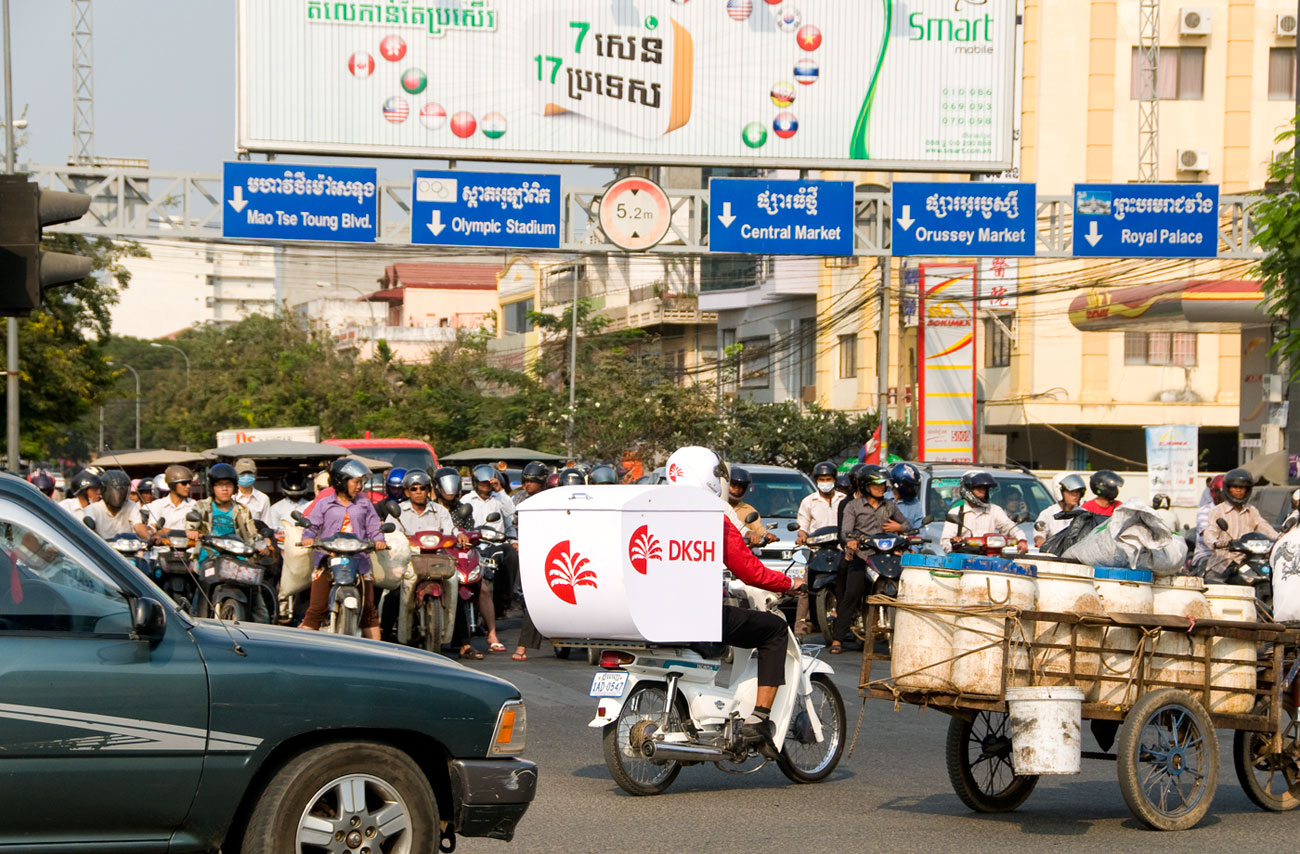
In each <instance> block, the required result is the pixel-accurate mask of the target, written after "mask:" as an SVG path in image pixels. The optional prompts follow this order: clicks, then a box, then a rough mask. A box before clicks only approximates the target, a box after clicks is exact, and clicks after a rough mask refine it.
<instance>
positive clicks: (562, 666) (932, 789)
mask: <svg viewBox="0 0 1300 854" xmlns="http://www.w3.org/2000/svg"><path fill="white" fill-rule="evenodd" d="M510 625H511V624H509V623H507V624H506V626H507V628H506V630H505V631H503V633H502V634H503V639H504V640H507V645H508V646H509V648H510V649H511V650H513V649H514V647H513V645H512V644H511V643H510V642H511V641H513V640H514V638H515V632H514V631H513V630H512V629H510V628H508V627H509V626H510ZM575 657H576V655H575ZM827 661H829V662H830V663H831V664H832V665H833V666H834V667H835V668H836V674H835V682H836V684H837V685H838V686H839V688H840V691H841V694H842V695H843V696H844V700H845V705H846V708H847V712H848V724H849V739H850V742H851V741H852V738H853V730H854V726H855V724H856V723H857V721H858V714H859V710H860V709H861V708H862V700H861V699H860V698H859V696H858V693H857V684H858V670H859V668H860V667H861V654H860V653H852V652H848V653H845V654H844V655H840V656H828V657H827ZM470 666H471V667H473V668H475V669H481V670H484V671H486V672H489V673H493V674H495V675H497V676H500V677H502V678H504V679H508V680H510V681H511V682H513V683H514V684H515V685H517V686H518V687H519V689H520V691H521V692H522V693H523V696H524V699H525V701H526V703H527V708H528V748H527V751H526V753H525V757H526V758H529V759H531V760H533V761H534V762H536V763H537V764H538V766H539V769H540V775H539V781H538V794H537V799H536V800H535V801H534V802H533V805H532V807H531V808H530V809H529V811H528V814H527V815H526V816H525V817H524V819H523V821H522V822H521V823H520V826H519V832H518V834H517V835H516V836H515V840H514V842H513V843H510V844H509V845H506V844H505V843H501V842H496V841H493V840H475V839H466V840H460V844H459V846H458V847H457V851H464V852H470V854H475V852H492V851H495V852H498V854H500V852H503V851H506V850H507V849H515V850H522V851H527V852H530V854H532V852H539V854H540V852H565V854H576V852H587V851H591V852H604V853H606V854H607V852H618V851H655V852H661V851H663V852H667V851H690V852H714V851H717V852H738V851H743V852H746V854H757V852H767V851H773V852H777V851H779V852H789V851H798V850H803V849H811V848H813V847H814V846H815V850H817V851H819V852H838V851H845V852H849V851H853V852H856V851H864V850H875V849H879V848H883V847H884V846H888V847H889V848H890V849H891V850H892V851H895V852H910V851H917V852H927V854H930V852H934V851H945V850H951V849H953V848H954V847H955V846H960V849H961V852H962V854H975V853H976V852H985V851H987V852H998V854H1005V852H1008V851H1027V850H1045V849H1048V848H1050V849H1051V850H1052V851H1053V852H1063V851H1081V852H1087V854H1097V852H1099V851H1105V852H1107V854H1113V852H1129V851H1132V852H1144V854H1145V852H1150V851H1151V850H1152V849H1153V848H1154V847H1158V848H1160V849H1164V850H1175V846H1177V849H1178V850H1183V851H1215V852H1244V851H1263V850H1272V849H1274V848H1276V847H1277V846H1278V845H1279V844H1282V845H1285V846H1288V847H1289V846H1291V845H1294V844H1295V843H1294V840H1295V838H1296V836H1297V835H1300V810H1297V811H1296V812H1293V813H1282V814H1276V813H1266V812H1262V811H1261V810H1259V809H1257V808H1256V807H1255V806H1254V805H1253V804H1252V803H1251V802H1250V801H1248V800H1247V799H1246V796H1245V795H1244V794H1243V793H1242V790H1241V787H1240V786H1239V785H1238V784H1237V780H1236V775H1235V773H1234V772H1233V769H1232V759H1231V746H1232V739H1231V733H1220V736H1221V739H1220V771H1219V788H1218V792H1217V794H1216V796H1215V799H1214V804H1213V806H1212V808H1211V811H1210V813H1209V815H1208V816H1207V817H1206V818H1205V820H1204V821H1202V823H1201V824H1200V825H1199V826H1198V827H1196V828H1195V829H1193V830H1190V831H1185V832H1182V833H1157V832H1156V831H1151V830H1148V829H1147V828H1146V826H1145V825H1142V824H1140V823H1139V822H1138V821H1137V820H1136V819H1134V818H1133V817H1132V815H1131V814H1130V813H1129V811H1128V808H1127V807H1126V806H1125V804H1124V800H1123V798H1122V797H1121V796H1120V792H1119V786H1118V784H1117V782H1116V777H1115V770H1116V769H1115V765H1114V763H1112V762H1105V761H1090V760H1085V761H1084V763H1083V773H1082V774H1079V775H1077V776H1067V777H1059V778H1051V777H1044V778H1042V779H1041V781H1040V782H1039V785H1038V787H1037V789H1035V790H1034V793H1033V794H1032V795H1031V796H1030V798H1029V800H1028V801H1027V802H1026V803H1025V804H1024V805H1023V806H1022V807H1021V808H1020V809H1019V810H1017V811H1015V812H1013V813H1008V814H1003V815H997V816H987V815H977V814H975V813H972V812H970V811H968V810H967V809H966V808H965V807H964V806H963V805H962V804H961V802H960V801H958V800H957V797H956V795H954V794H953V792H952V788H951V786H950V785H949V782H948V775H947V771H946V770H945V767H944V761H943V745H944V735H945V733H946V731H947V725H948V718H947V716H945V715H943V714H941V713H938V712H933V711H924V712H923V711H919V710H918V709H916V708H915V707H910V706H904V707H902V708H901V710H900V711H898V712H895V711H894V710H893V707H892V705H891V704H889V703H887V702H882V701H880V700H869V701H867V704H866V717H865V718H864V719H863V721H862V725H861V732H860V735H859V737H858V741H857V746H856V749H855V751H854V753H853V755H852V756H851V757H847V756H846V758H845V759H843V760H842V761H841V762H840V765H839V768H838V769H837V770H836V772H835V773H834V774H833V775H832V776H831V778H830V779H828V780H827V781H825V782H823V783H819V784H814V785H807V786H799V785H795V784H793V783H790V782H789V781H788V780H786V778H785V776H784V775H782V774H781V772H780V771H779V770H778V769H777V768H776V767H775V765H774V764H770V765H769V766H768V767H765V768H763V769H761V770H759V771H758V772H757V773H755V774H752V775H749V776H744V777H739V776H733V775H728V774H725V773H723V772H721V771H718V770H717V769H716V768H714V767H713V766H712V765H709V766H694V767H691V768H685V769H683V770H682V773H681V775H680V776H679V777H678V778H677V780H676V782H675V783H674V784H673V786H672V788H670V789H669V790H668V791H667V792H665V793H664V794H662V795H658V796H654V797H641V798H638V797H631V796H629V795H626V794H624V793H623V791H622V790H621V789H619V788H618V786H616V785H615V784H614V782H613V780H611V779H610V777H609V774H608V772H607V771H606V769H605V763H604V759H603V758H602V755H601V743H600V730H598V729H591V728H588V727H587V722H588V721H590V720H591V718H592V717H593V715H594V709H595V701H594V700H592V699H591V698H589V697H588V696H587V690H588V687H589V686H590V682H591V676H592V673H594V672H595V668H593V667H590V666H588V665H587V664H586V663H585V659H584V660H582V661H578V660H575V661H562V660H560V659H557V658H555V657H554V655H552V653H551V648H550V647H549V646H546V647H544V648H543V650H542V652H541V653H533V654H532V655H531V656H530V658H529V660H528V661H527V662H515V661H512V660H511V659H510V656H509V655H488V656H487V657H486V658H485V659H484V660H483V661H480V662H471V663H470ZM1086 729H1087V726H1086V724H1085V730H1086ZM1097 749H1098V748H1097V745H1096V744H1095V742H1093V740H1092V737H1091V735H1089V734H1087V733H1085V736H1084V750H1097Z"/></svg>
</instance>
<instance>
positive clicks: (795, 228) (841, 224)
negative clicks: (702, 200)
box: [709, 178, 853, 255]
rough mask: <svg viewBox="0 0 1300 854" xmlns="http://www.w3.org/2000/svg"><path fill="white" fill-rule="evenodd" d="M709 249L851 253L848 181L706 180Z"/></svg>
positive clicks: (790, 252)
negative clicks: (707, 189) (707, 185)
mask: <svg viewBox="0 0 1300 854" xmlns="http://www.w3.org/2000/svg"><path fill="white" fill-rule="evenodd" d="M709 251H710V252H744V253H753V254H756V255H852V254H853V182H852V181H769V180H766V179H764V178H710V179H709Z"/></svg>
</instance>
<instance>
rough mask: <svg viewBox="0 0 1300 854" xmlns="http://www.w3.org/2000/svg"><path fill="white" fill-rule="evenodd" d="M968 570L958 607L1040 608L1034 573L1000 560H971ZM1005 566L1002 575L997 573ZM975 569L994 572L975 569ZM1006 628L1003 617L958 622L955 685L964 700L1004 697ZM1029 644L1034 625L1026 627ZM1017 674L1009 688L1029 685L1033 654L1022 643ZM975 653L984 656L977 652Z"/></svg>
mask: <svg viewBox="0 0 1300 854" xmlns="http://www.w3.org/2000/svg"><path fill="white" fill-rule="evenodd" d="M965 563H966V568H965V569H964V570H963V572H962V577H961V584H960V590H959V593H958V598H957V602H958V604H959V605H961V606H963V607H970V608H989V607H993V608H1005V607H1012V608H1019V609H1020V610H1026V611H1027V610H1033V608H1034V602H1035V595H1036V591H1035V584H1034V578H1033V576H1032V575H1030V574H1029V573H1031V572H1032V571H1033V570H1032V569H1029V568H1025V567H1018V566H1016V565H1015V564H1012V563H1011V562H1009V561H997V560H996V559H992V558H990V559H985V560H980V559H969V558H968V559H966V561H965ZM995 565H1000V566H1002V567H1004V568H1002V569H992V568H991V567H992V566H995ZM972 567H990V568H982V569H975V568H972ZM1003 623H1004V620H1003V618H1002V617H1001V616H979V615H974V614H972V615H962V616H960V617H958V618H957V626H956V631H954V632H953V640H952V650H953V656H954V660H953V663H952V682H953V685H954V687H956V689H957V691H959V692H960V693H963V694H989V695H994V696H996V695H998V694H999V693H1000V692H1001V690H1002V666H1003V657H1002V638H1003ZM1023 628H1024V634H1025V637H1024V638H1015V637H1013V641H1016V640H1021V641H1024V640H1028V639H1029V638H1032V637H1033V635H1034V624H1033V623H1028V622H1027V623H1024V624H1023ZM1011 649H1012V658H1011V672H1010V673H1008V674H1007V685H1027V684H1029V677H1028V673H1029V649H1028V646H1027V645H1026V644H1025V643H1023V642H1021V643H1018V644H1017V643H1014V642H1013V644H1012V646H1011ZM972 650H979V651H978V652H972Z"/></svg>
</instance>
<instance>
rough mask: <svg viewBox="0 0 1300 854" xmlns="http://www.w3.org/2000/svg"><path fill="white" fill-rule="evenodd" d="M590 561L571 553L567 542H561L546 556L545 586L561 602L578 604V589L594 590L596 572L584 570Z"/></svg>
mask: <svg viewBox="0 0 1300 854" xmlns="http://www.w3.org/2000/svg"><path fill="white" fill-rule="evenodd" d="M589 563H591V561H589V560H587V559H586V558H585V557H583V556H582V555H580V554H578V553H577V552H575V551H571V550H570V547H569V541H568V540H561V541H560V542H558V543H556V544H555V545H554V546H552V547H551V551H550V552H549V553H548V554H547V555H546V563H545V564H544V566H545V567H546V584H547V585H548V586H549V587H550V588H551V592H552V593H554V594H555V595H556V597H557V598H558V599H559V600H560V601H561V602H568V603H569V604H570V605H577V604H578V591H577V588H579V587H590V588H592V589H595V588H596V571H595V570H592V569H586V566H587V564H589Z"/></svg>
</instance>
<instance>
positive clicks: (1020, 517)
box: [1011, 513, 1029, 525]
mask: <svg viewBox="0 0 1300 854" xmlns="http://www.w3.org/2000/svg"><path fill="white" fill-rule="evenodd" d="M1011 521H1012V522H1015V523H1016V524H1017V525H1023V524H1024V523H1026V522H1028V521H1029V514H1028V513H1017V514H1016V515H1014V516H1012V517H1011Z"/></svg>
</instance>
